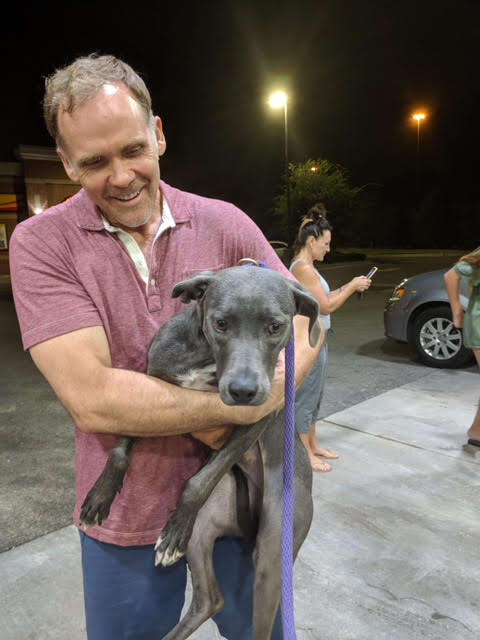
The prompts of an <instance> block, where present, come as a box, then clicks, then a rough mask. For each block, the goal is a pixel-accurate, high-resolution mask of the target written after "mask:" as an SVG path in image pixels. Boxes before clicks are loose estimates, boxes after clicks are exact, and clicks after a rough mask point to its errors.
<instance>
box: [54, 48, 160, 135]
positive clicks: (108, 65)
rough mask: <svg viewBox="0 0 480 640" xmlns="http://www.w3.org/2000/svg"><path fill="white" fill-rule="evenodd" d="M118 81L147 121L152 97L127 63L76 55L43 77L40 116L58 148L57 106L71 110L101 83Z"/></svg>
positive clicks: (92, 94)
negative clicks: (43, 91)
mask: <svg viewBox="0 0 480 640" xmlns="http://www.w3.org/2000/svg"><path fill="white" fill-rule="evenodd" d="M119 82H121V83H123V84H124V85H126V86H127V87H128V88H129V89H130V92H131V93H132V96H133V98H134V99H135V100H136V101H137V102H138V104H139V105H140V106H141V107H142V109H143V110H144V112H145V115H146V118H147V122H149V123H150V122H151V121H152V120H153V114H152V99H151V97H150V93H149V91H148V89H147V87H146V85H145V83H144V81H143V80H142V79H141V78H140V76H139V75H138V74H137V73H136V72H135V71H134V70H133V69H132V67H131V66H130V65H128V64H127V63H126V62H123V61H122V60H119V59H118V58H115V57H114V56H99V55H98V54H96V53H92V54H91V55H89V56H86V57H82V58H77V59H76V60H75V61H74V62H72V64H70V65H68V67H64V68H63V69H57V71H55V73H53V74H52V75H51V76H49V77H48V78H47V79H46V80H45V97H44V100H43V116H44V118H45V123H46V125H47V129H48V132H49V133H50V135H51V136H52V138H53V139H54V140H55V142H56V143H57V145H58V146H59V147H62V146H64V145H62V140H61V135H60V132H59V129H58V112H59V111H60V109H62V110H64V111H66V112H68V113H72V111H73V110H74V109H75V108H76V107H78V106H79V105H80V104H82V103H83V102H86V101H87V100H90V99H91V98H93V97H94V96H95V95H96V94H97V93H98V91H99V90H100V89H101V87H102V86H103V85H104V84H108V83H112V84H117V83H119Z"/></svg>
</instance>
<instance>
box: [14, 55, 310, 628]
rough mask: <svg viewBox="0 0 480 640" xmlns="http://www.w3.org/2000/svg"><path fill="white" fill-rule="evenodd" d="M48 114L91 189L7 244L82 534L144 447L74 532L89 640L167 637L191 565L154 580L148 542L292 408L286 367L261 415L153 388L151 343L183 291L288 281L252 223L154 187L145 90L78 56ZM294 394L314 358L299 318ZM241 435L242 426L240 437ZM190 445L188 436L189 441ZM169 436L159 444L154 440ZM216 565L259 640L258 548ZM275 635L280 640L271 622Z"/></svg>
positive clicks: (231, 547) (57, 85)
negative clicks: (210, 475)
mask: <svg viewBox="0 0 480 640" xmlns="http://www.w3.org/2000/svg"><path fill="white" fill-rule="evenodd" d="M44 115H45V120H46V124H47V127H48V129H49V131H50V133H51V134H52V136H53V138H54V139H55V141H56V144H57V151H58V153H59V155H60V158H61V160H62V162H63V165H64V167H65V170H66V172H67V174H68V176H69V177H70V178H71V179H72V180H73V181H75V182H78V183H80V185H81V186H82V190H81V191H80V192H79V193H78V194H77V195H76V196H74V197H73V198H72V199H70V200H69V201H67V202H65V203H62V204H60V205H57V206H55V207H52V208H51V209H50V210H48V211H46V212H44V213H42V214H41V215H39V216H36V217H34V218H31V219H29V220H28V221H26V222H24V223H22V224H21V225H19V226H18V227H17V229H16V231H15V234H14V236H13V238H12V243H11V255H12V263H11V272H12V283H13V291H14V296H15V304H16V308H17V313H18V317H19V321H20V326H21V329H22V336H23V342H24V347H25V349H29V350H30V353H31V355H32V358H33V360H34V362H35V363H36V365H37V366H38V368H39V369H40V371H41V372H42V373H43V374H44V375H45V377H46V378H47V380H48V381H49V382H50V384H51V385H52V387H53V389H54V390H55V392H56V394H57V395H58V397H59V398H60V400H61V402H62V403H63V404H64V405H65V407H66V408H67V409H68V411H69V412H70V414H71V415H72V417H73V419H74V421H75V425H76V426H75V434H76V470H77V503H76V507H75V511H74V521H75V523H76V524H77V526H79V524H80V523H79V513H80V507H81V505H82V503H83V500H84V498H85V496H86V494H87V492H88V491H89V489H90V488H91V487H92V485H93V484H94V482H95V481H96V479H97V477H98V476H99V474H100V472H101V470H102V469H103V466H104V464H105V462H106V459H107V457H108V453H109V451H110V450H111V449H112V447H113V446H114V443H115V437H116V436H118V435H120V434H124V435H130V436H139V437H140V438H141V440H140V442H139V443H138V444H137V446H136V447H135V451H134V454H133V457H132V462H131V466H130V468H129V471H128V474H127V477H126V480H125V483H124V487H123V489H122V492H121V493H120V495H119V496H118V497H117V498H116V500H115V501H114V503H113V505H112V509H111V512H110V516H109V518H108V519H107V521H106V522H105V523H103V524H102V526H95V527H93V528H92V529H91V530H90V531H88V535H86V534H85V533H84V532H83V531H81V532H80V536H81V542H82V565H83V575H84V594H85V609H86V619H87V632H88V637H89V639H90V640H107V639H109V638H111V639H112V640H113V639H115V640H120V639H122V638H135V640H140V639H145V640H146V639H149V638H155V639H156V640H158V638H161V637H162V636H163V635H164V634H166V633H167V632H168V630H169V629H171V628H172V627H173V626H174V625H175V624H176V622H177V621H178V619H179V616H180V612H181V608H182V605H183V600H184V590H185V582H186V568H185V563H184V562H183V561H181V562H179V563H177V564H176V565H174V566H173V567H170V568H168V569H160V568H155V567H154V561H153V559H154V552H153V544H154V543H155V541H156V539H157V537H158V535H159V534H160V532H161V530H162V528H163V527H164V525H165V523H166V522H167V520H168V518H169V515H170V513H171V512H172V510H173V509H174V507H175V505H176V503H177V501H178V499H179V496H180V495H181V492H182V489H183V487H184V486H185V483H186V481H187V480H188V479H189V478H190V477H191V476H192V475H194V474H195V473H196V472H197V471H198V469H199V468H200V467H201V465H202V464H203V463H204V462H205V460H206V458H207V455H208V447H206V446H205V445H208V446H210V447H213V448H218V447H220V446H222V444H223V443H224V442H226V441H227V439H228V436H229V434H230V433H231V429H232V428H233V427H232V426H227V425H239V426H238V427H237V428H245V426H246V425H249V424H252V423H254V422H256V421H258V420H259V419H261V418H262V417H263V416H265V415H267V414H268V413H270V412H271V411H272V410H274V409H276V408H278V407H279V406H280V405H281V404H282V402H283V389H282V387H283V376H282V372H281V369H280V367H279V368H278V370H277V374H276V379H275V383H274V385H273V390H272V394H271V396H270V398H269V400H268V401H267V402H266V403H265V404H264V405H262V406H260V407H227V406H226V405H224V404H223V403H222V402H221V401H220V399H219V396H218V394H212V393H204V392H199V391H191V390H186V389H183V388H179V387H175V386H173V385H170V384H168V383H166V382H163V381H161V380H157V379H155V378H152V377H150V376H147V375H146V373H145V372H146V364H147V363H146V358H147V351H148V347H149V344H150V342H151V340H152V338H153V336H154V335H155V333H156V331H157V330H158V328H159V327H160V326H161V325H162V324H163V323H164V322H166V321H167V320H168V319H169V318H170V317H171V316H172V315H173V314H174V313H176V312H177V311H179V309H180V307H181V303H180V302H179V301H178V300H173V299H172V298H171V296H170V292H171V290H172V287H173V285H174V284H175V283H177V282H178V281H180V280H183V279H186V278H187V277H189V276H191V275H192V274H194V273H196V272H199V271H203V270H205V269H211V270H216V269H220V268H225V267H229V266H233V265H235V264H237V262H238V260H239V259H241V258H243V257H254V258H256V259H260V260H264V261H266V262H268V263H269V264H270V265H271V266H272V267H273V268H275V269H277V270H279V271H281V272H282V273H284V274H285V275H287V276H288V272H287V271H286V269H285V268H284V267H283V265H282V264H281V263H280V261H279V260H278V258H277V257H276V255H275V253H274V252H273V251H272V250H271V248H270V246H269V244H268V243H267V241H266V240H265V238H264V237H263V236H262V234H261V233H260V231H259V230H258V229H257V227H256V226H255V225H254V224H253V223H252V221H251V220H250V219H249V218H247V216H245V214H243V213H242V212H241V211H239V210H238V209H236V208H235V207H234V206H233V205H230V204H227V203H225V202H220V201H216V200H210V199H206V198H201V197H199V196H195V195H192V194H187V193H182V192H180V191H178V190H177V189H174V188H172V187H170V186H168V185H167V184H165V183H164V182H161V181H160V172H159V163H158V158H159V156H162V155H163V154H164V153H165V149H166V143H165V136H164V133H163V129H162V122H161V120H160V118H158V117H154V116H153V114H152V110H151V99H150V95H149V93H148V90H147V88H146V87H145V84H144V83H143V81H142V80H141V78H139V76H138V75H137V74H136V73H135V72H134V71H133V70H132V69H131V68H130V67H129V66H128V65H127V64H125V63H123V62H122V61H120V60H118V59H116V58H114V57H112V56H101V57H97V56H89V57H87V58H79V59H78V60H76V61H75V62H74V63H73V64H71V65H70V66H68V67H66V68H64V69H61V70H59V71H57V72H56V73H55V74H53V76H52V77H50V78H49V79H48V81H47V85H46V94H45V101H44ZM295 330H296V335H297V338H298V340H297V370H298V380H297V381H298V382H300V381H301V380H302V379H303V378H304V377H305V375H306V373H307V372H308V370H309V368H310V367H311V366H312V364H313V362H314V360H315V358H316V356H317V352H318V347H317V349H313V350H312V349H310V347H309V346H308V341H307V339H306V336H307V320H306V319H305V318H301V317H297V318H296V319H295ZM242 425H243V426H242ZM188 434H192V435H193V438H192V437H191V436H190V435H188ZM159 436H161V437H159ZM215 566H216V571H217V575H218V578H219V582H220V585H221V588H222V590H223V592H224V594H225V596H226V602H227V605H226V608H225V610H224V611H223V612H221V613H220V614H219V615H218V616H216V618H215V621H216V622H217V625H218V627H219V629H220V631H221V633H222V634H223V635H224V636H225V637H226V638H230V639H235V640H247V639H248V638H250V637H251V628H252V621H251V598H252V595H251V593H252V592H251V589H252V561H251V549H249V548H248V547H247V546H246V544H245V543H244V542H243V541H241V540H232V539H225V540H222V541H219V542H218V543H217V545H216V548H215ZM274 637H275V638H280V637H281V636H280V626H279V624H277V625H276V631H275V636H274Z"/></svg>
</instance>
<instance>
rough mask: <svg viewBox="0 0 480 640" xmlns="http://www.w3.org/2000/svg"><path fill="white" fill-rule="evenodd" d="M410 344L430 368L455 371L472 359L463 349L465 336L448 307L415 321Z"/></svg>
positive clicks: (431, 311) (429, 311)
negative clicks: (457, 326)
mask: <svg viewBox="0 0 480 640" xmlns="http://www.w3.org/2000/svg"><path fill="white" fill-rule="evenodd" d="M411 344H412V346H413V348H414V349H415V351H416V352H417V353H418V356H419V358H420V360H421V361H422V362H423V363H424V364H426V365H428V366H429V367H437V368H440V369H455V368H457V367H462V366H463V365H465V364H467V363H468V362H469V361H470V360H471V359H472V352H471V350H470V349H467V348H466V347H465V346H464V345H463V336H462V332H461V331H459V330H458V329H457V328H456V327H455V326H454V325H453V322H452V314H451V312H450V308H449V307H447V306H438V307H429V308H428V309H425V311H422V312H421V313H419V314H418V316H417V317H416V318H415V321H414V323H413V327H412V333H411Z"/></svg>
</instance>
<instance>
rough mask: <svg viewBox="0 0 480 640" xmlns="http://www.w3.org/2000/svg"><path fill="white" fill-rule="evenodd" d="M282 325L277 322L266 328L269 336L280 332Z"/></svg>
mask: <svg viewBox="0 0 480 640" xmlns="http://www.w3.org/2000/svg"><path fill="white" fill-rule="evenodd" d="M281 328H282V325H281V324H280V323H279V322H272V324H271V325H270V326H269V327H268V330H269V331H270V333H271V334H273V335H275V334H276V333H278V332H279V331H280V329H281Z"/></svg>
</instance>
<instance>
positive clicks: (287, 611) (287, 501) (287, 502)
mask: <svg viewBox="0 0 480 640" xmlns="http://www.w3.org/2000/svg"><path fill="white" fill-rule="evenodd" d="M294 524H295V342H294V339H293V337H292V339H291V340H290V342H289V343H288V344H287V347H286V349H285V448H284V451H283V527H282V625H283V638H284V640H296V639H297V633H296V631H295V603H294V599H293V531H294Z"/></svg>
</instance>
